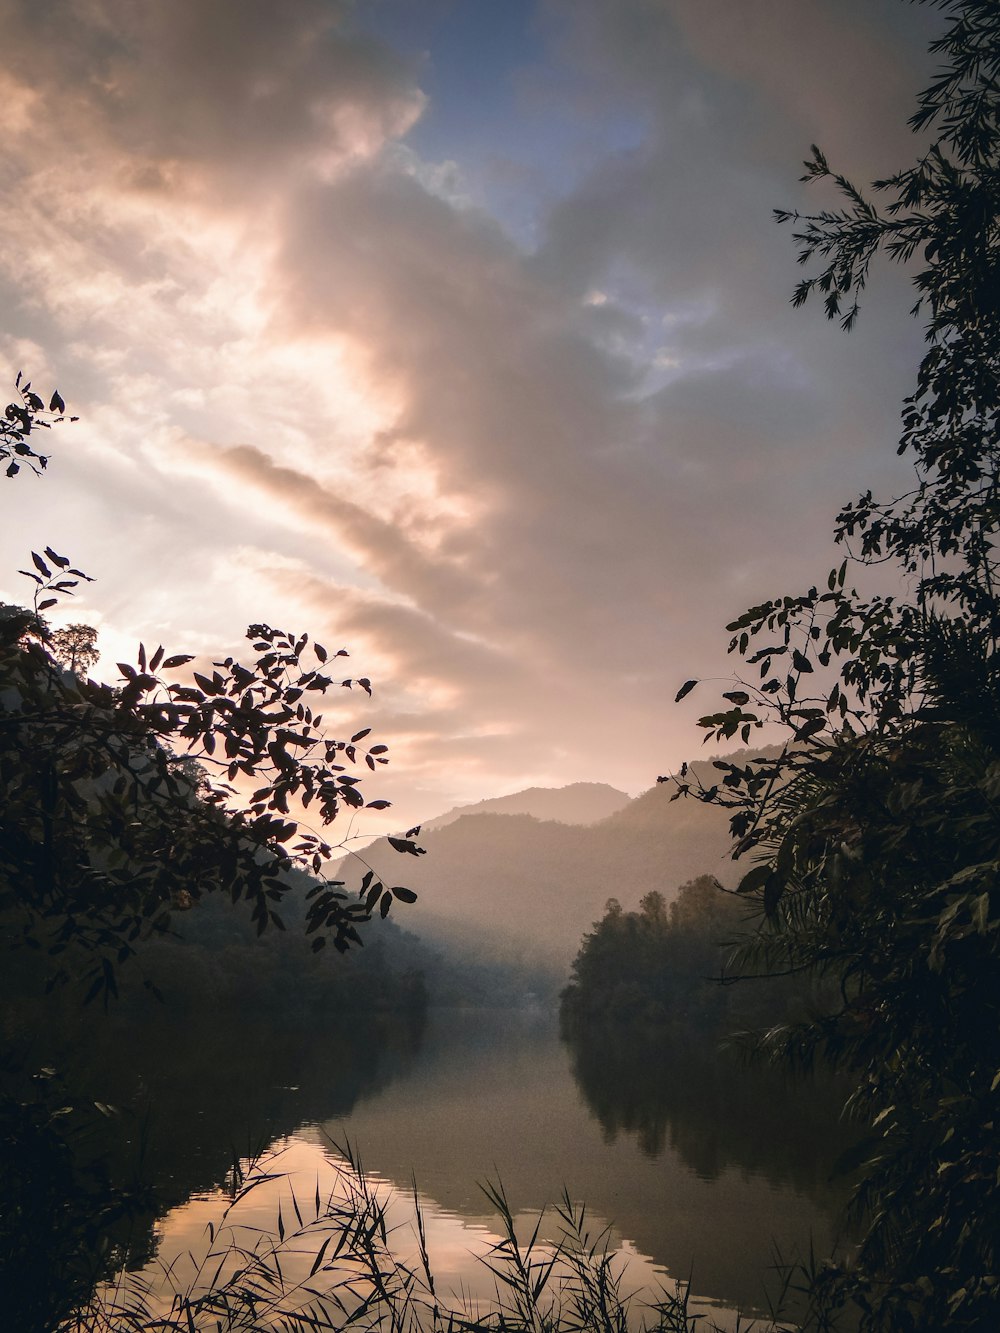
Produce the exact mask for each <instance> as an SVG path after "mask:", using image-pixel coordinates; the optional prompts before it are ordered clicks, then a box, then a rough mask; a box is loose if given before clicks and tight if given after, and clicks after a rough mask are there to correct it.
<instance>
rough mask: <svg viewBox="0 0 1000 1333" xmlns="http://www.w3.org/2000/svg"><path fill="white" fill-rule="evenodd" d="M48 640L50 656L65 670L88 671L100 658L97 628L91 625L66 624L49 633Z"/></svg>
mask: <svg viewBox="0 0 1000 1333" xmlns="http://www.w3.org/2000/svg"><path fill="white" fill-rule="evenodd" d="M48 642H49V650H50V652H51V653H52V656H53V657H54V658H55V659H56V661H57V662H59V663H61V665H62V666H64V667H65V668H66V670H67V671H72V672H74V673H76V672H79V671H89V670H90V668H91V667H92V666H96V665H97V663H98V661H99V660H100V656H101V654H100V652H99V651H98V648H97V630H96V629H94V627H93V625H81V624H75V625H67V626H66V628H65V629H57V630H56V631H55V632H54V633H52V634H50V635H49V640H48Z"/></svg>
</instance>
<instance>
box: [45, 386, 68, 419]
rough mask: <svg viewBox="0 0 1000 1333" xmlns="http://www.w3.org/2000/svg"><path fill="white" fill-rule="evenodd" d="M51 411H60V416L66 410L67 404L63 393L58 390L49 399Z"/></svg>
mask: <svg viewBox="0 0 1000 1333" xmlns="http://www.w3.org/2000/svg"><path fill="white" fill-rule="evenodd" d="M49 411H50V412H58V413H59V415H60V416H62V414H63V413H64V412H65V411H66V404H65V403H64V402H63V399H62V394H61V393H59V391H58V390H56V391H55V393H53V395H52V397H51V398H50V399H49Z"/></svg>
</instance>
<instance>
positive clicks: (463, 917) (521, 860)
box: [344, 763, 743, 968]
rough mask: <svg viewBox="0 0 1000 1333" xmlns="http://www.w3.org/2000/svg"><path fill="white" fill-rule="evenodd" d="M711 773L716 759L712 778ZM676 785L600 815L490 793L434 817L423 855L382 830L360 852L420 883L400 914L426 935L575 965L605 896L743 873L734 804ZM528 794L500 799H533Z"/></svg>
mask: <svg viewBox="0 0 1000 1333" xmlns="http://www.w3.org/2000/svg"><path fill="white" fill-rule="evenodd" d="M697 768H698V769H699V770H701V768H702V764H701V763H699V764H698V765H697ZM712 773H714V770H712V769H711V768H710V767H709V768H708V771H707V772H706V773H705V777H706V778H708V777H709V775H710V774H712ZM717 776H718V774H717V773H716V774H715V777H716V778H717ZM579 785H582V786H589V785H590V784H579ZM594 785H595V786H596V785H598V784H594ZM567 790H569V791H572V790H573V789H572V788H570V789H567ZM599 790H603V791H604V792H605V793H607V792H612V791H613V789H612V788H603V789H601V788H599ZM674 790H675V789H674V787H673V786H672V784H669V783H663V784H661V785H658V786H656V787H653V788H652V789H651V790H649V791H647V792H644V793H643V794H642V795H641V796H638V797H636V798H635V799H634V800H629V801H626V802H625V803H624V804H623V805H622V806H621V808H620V809H617V810H615V811H614V812H613V813H612V814H610V815H608V816H607V817H605V818H604V819H600V820H599V821H598V822H596V823H591V824H581V823H577V824H570V823H567V822H557V821H555V820H553V819H540V818H537V817H534V816H533V815H532V814H527V813H516V814H515V813H496V810H497V804H496V803H494V802H484V803H483V804H482V806H478V807H472V808H471V810H472V812H471V813H466V812H465V811H462V810H459V811H457V812H451V813H450V814H449V815H448V816H446V817H445V818H446V820H447V821H448V822H446V823H445V824H443V825H441V824H438V823H437V821H435V820H430V821H428V822H427V823H425V824H424V826H423V831H422V834H421V838H420V841H421V843H422V845H423V846H424V847H426V849H427V855H426V856H422V857H420V858H419V859H418V858H414V857H410V856H400V855H399V854H397V853H395V852H393V851H392V850H391V849H390V848H389V847H388V846H387V844H386V843H385V840H384V839H383V840H380V841H378V842H376V843H373V844H372V846H371V847H369V848H367V849H366V850H365V852H364V853H363V856H364V860H365V862H366V863H367V864H369V865H371V866H372V867H374V869H375V870H376V872H377V873H378V874H379V875H381V876H382V878H383V879H384V880H385V882H386V883H387V884H405V885H407V886H408V887H410V888H412V889H414V890H416V892H417V893H418V894H419V900H418V902H417V903H415V904H414V905H413V906H411V907H406V908H404V907H402V905H400V907H399V916H398V919H399V920H400V922H401V924H403V925H405V926H406V928H407V929H408V930H412V931H415V932H417V933H418V934H419V935H420V936H422V937H423V938H424V939H426V940H428V941H429V942H430V941H438V942H441V943H442V944H448V945H451V946H454V945H459V946H461V947H462V948H463V950H468V951H470V953H471V954H478V955H480V956H482V957H484V958H485V957H488V958H491V959H504V960H506V961H508V962H511V963H522V964H527V965H530V964H532V963H544V964H545V965H546V966H547V967H548V968H551V967H552V966H553V965H556V966H559V967H568V965H569V963H570V962H571V960H572V959H573V957H574V956H575V954H576V951H577V949H578V948H579V944H580V940H581V938H582V936H583V934H584V933H585V932H586V931H587V930H589V929H590V927H591V926H592V924H593V923H594V922H595V921H596V920H597V919H598V918H599V917H601V916H602V915H603V912H604V905H605V903H606V902H607V900H608V898H611V897H615V898H618V899H620V901H621V902H622V904H623V906H625V907H627V908H630V907H635V906H636V905H637V904H638V902H639V899H640V898H641V897H642V896H643V895H644V894H645V893H647V892H649V890H650V889H658V890H659V891H660V892H661V893H663V895H664V897H665V898H666V899H667V900H668V902H669V901H671V900H672V899H673V898H674V896H675V895H676V892H677V890H678V888H679V887H680V885H681V884H683V883H684V882H685V881H687V880H690V879H694V878H695V877H696V876H698V875H703V874H712V875H715V876H717V877H718V879H719V880H720V881H721V882H722V883H723V884H724V885H726V886H727V887H733V886H735V884H736V883H737V882H738V880H739V878H740V875H741V874H742V873H743V867H742V866H736V865H734V864H733V862H732V861H731V860H729V859H728V855H727V853H728V849H729V845H730V838H729V827H728V813H727V812H726V811H725V810H722V809H719V808H718V807H715V806H708V805H704V804H702V803H701V802H699V801H696V800H692V799H681V800H677V801H671V799H670V797H671V795H672V794H673V792H674ZM529 795H531V793H520V794H519V797H518V798H502V799H505V800H515V799H520V798H521V797H523V798H525V801H526V803H527V799H526V798H527V797H528V796H529ZM551 795H552V796H553V797H555V796H558V793H552V794H551ZM618 795H620V793H618ZM547 799H548V795H547V794H546V800H547ZM536 808H538V807H536ZM549 808H573V802H572V800H568V805H567V806H566V807H562V806H560V805H559V803H558V802H553V804H552V805H550V807H549ZM344 873H345V876H346V878H347V879H348V882H349V883H351V884H354V883H356V882H357V879H358V875H359V873H360V868H359V867H358V866H357V863H355V865H354V868H353V869H352V868H351V866H349V865H348V866H345V867H344Z"/></svg>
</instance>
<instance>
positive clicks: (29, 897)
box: [0, 376, 421, 1001]
mask: <svg viewBox="0 0 1000 1333" xmlns="http://www.w3.org/2000/svg"><path fill="white" fill-rule="evenodd" d="M17 387H18V392H19V400H18V401H15V402H14V403H12V404H10V406H9V407H8V408H7V411H6V415H5V419H4V424H3V430H2V438H0V461H2V458H4V457H6V458H9V460H10V463H9V466H8V468H7V475H8V477H14V476H16V475H17V474H18V472H19V471H20V470H21V468H22V467H23V466H25V465H27V466H28V467H29V468H30V469H31V470H32V471H34V472H36V473H37V472H40V471H41V470H42V469H43V468H44V467H45V465H46V463H47V456H46V455H42V454H41V453H39V452H38V450H37V449H36V448H35V445H34V435H35V433H36V432H38V431H39V430H42V429H46V428H50V427H51V425H53V424H58V423H59V421H60V420H61V419H62V414H63V412H64V410H65V408H64V404H63V401H62V399H61V398H60V396H59V395H58V394H54V395H53V396H52V399H51V402H50V407H49V409H48V411H46V409H45V408H44V405H43V402H42V400H41V399H40V398H39V397H38V396H37V395H36V394H35V393H33V392H32V391H31V388H30V383H29V384H26V385H24V386H23V387H22V386H21V383H20V376H18V385H17ZM53 413H56V414H57V415H56V416H55V418H54V420H53V419H52V414H53ZM31 563H32V566H33V567H32V568H31V569H28V570H24V571H22V573H24V574H25V576H26V577H27V578H28V579H30V580H31V581H32V582H33V583H34V585H35V592H34V604H33V607H32V608H31V609H30V610H26V611H18V610H17V609H14V610H13V613H12V614H9V615H7V616H5V617H3V618H2V619H0V700H2V701H3V703H2V707H3V712H2V715H0V790H2V791H3V793H4V805H3V811H2V815H0V914H2V915H3V917H4V920H5V924H6V926H7V928H8V934H9V936H11V937H13V938H14V939H16V941H17V942H18V943H19V944H21V945H23V946H25V947H29V948H32V949H35V950H36V951H39V952H40V956H42V957H48V958H54V959H57V960H59V966H58V968H57V971H56V973H55V977H56V978H57V979H59V980H64V979H66V978H68V977H69V976H70V975H72V974H73V973H74V972H75V973H82V975H83V977H84V980H85V982H86V985H87V993H86V994H87V998H88V999H92V998H94V997H95V996H97V995H99V994H102V993H103V995H104V998H105V1001H107V998H108V996H110V995H114V994H115V993H116V990H117V979H116V973H117V969H118V968H119V967H120V966H121V965H122V964H123V963H124V962H126V961H127V960H128V959H130V958H131V957H133V956H134V954H135V952H136V949H137V947H138V945H139V944H140V943H141V942H142V941H143V940H145V939H148V938H149V937H150V936H151V935H154V934H156V933H158V932H162V931H164V930H166V929H168V928H169V925H170V920H171V915H172V914H173V913H176V912H178V911H182V910H186V909H188V908H190V907H192V906H193V905H194V904H195V903H197V902H198V901H199V899H201V898H202V897H204V896H205V895H207V894H210V893H223V894H225V895H226V896H227V897H228V898H230V899H231V900H232V902H234V903H236V902H239V901H243V902H246V903H247V904H248V905H249V907H250V911H251V916H252V920H253V921H254V923H255V924H256V927H257V929H258V931H259V932H261V933H263V932H264V931H265V930H266V929H267V928H268V927H273V928H276V929H278V930H282V929H284V921H283V919H282V917H281V915H280V914H279V910H278V909H279V907H280V906H281V904H282V902H283V900H284V899H285V898H286V897H287V895H288V893H289V891H290V888H291V883H292V881H291V880H290V879H289V872H290V871H291V870H292V869H293V868H294V867H299V868H303V869H308V870H309V871H310V873H311V874H312V875H314V876H316V877H319V882H316V883H314V884H313V886H312V887H310V888H309V889H308V890H307V894H306V896H307V897H308V898H309V899H310V901H309V907H308V911H307V913H306V922H305V929H306V931H307V932H308V933H310V934H312V935H314V939H313V945H312V947H313V948H314V949H316V950H319V949H321V948H322V947H323V946H324V945H325V944H326V942H327V940H328V939H329V940H330V941H331V942H332V943H333V945H334V946H335V948H336V949H338V950H339V951H341V952H343V951H344V950H346V949H347V948H348V947H349V946H350V945H351V944H357V943H360V940H361V937H360V934H359V932H358V927H359V926H360V925H361V924H362V923H364V922H365V921H368V920H370V918H371V914H372V912H373V910H374V908H375V906H376V905H378V908H379V911H380V912H381V915H382V916H383V917H384V916H385V915H386V914H387V913H388V911H389V909H390V906H391V904H392V902H393V901H394V900H395V899H399V900H401V901H403V902H412V901H413V900H414V899H415V897H416V895H415V894H414V893H413V892H412V891H411V890H409V889H407V888H404V887H402V886H395V887H392V888H389V887H387V886H386V885H385V884H383V883H382V881H381V880H380V879H377V878H376V877H375V876H374V874H373V873H370V872H369V873H367V874H366V875H365V876H364V878H363V879H362V897H361V899H360V900H358V899H356V898H355V899H352V898H351V897H350V896H349V895H348V893H347V891H346V889H345V886H344V884H343V882H342V881H339V880H335V879H333V878H326V879H323V878H322V876H323V872H324V867H325V866H327V865H328V864H329V863H330V862H331V859H332V858H333V857H334V855H335V853H338V852H342V850H343V848H342V846H335V845H333V844H331V842H329V841H328V840H327V837H326V836H325V833H322V832H316V831H314V830H313V829H312V828H311V827H310V826H309V824H308V823H307V822H306V820H307V819H308V818H309V817H311V816H318V820H317V822H318V824H319V826H320V827H321V828H323V829H326V828H327V827H329V826H330V825H331V824H332V823H333V821H334V820H335V818H336V817H337V815H338V814H339V813H340V811H341V810H342V809H344V808H347V809H362V808H369V809H382V808H384V807H385V806H387V805H388V802H387V801H383V800H372V801H366V800H365V798H364V796H363V795H362V793H361V779H360V778H359V777H358V776H356V775H355V774H353V773H351V772H349V771H348V770H349V768H351V767H356V766H359V765H360V766H365V767H367V768H368V769H370V770H375V769H376V768H377V767H378V766H380V765H383V764H385V763H386V762H387V759H386V751H387V746H385V745H382V744H371V743H370V742H368V741H367V737H368V736H369V733H370V728H368V727H362V728H361V729H360V730H359V731H357V732H356V733H354V734H353V735H352V736H350V737H348V738H345V739H333V738H330V737H328V736H327V735H326V734H325V733H324V731H323V729H322V721H323V719H322V714H321V713H320V712H318V711H317V709H318V707H319V706H320V699H321V698H322V696H324V695H326V694H327V692H328V691H329V690H330V689H331V688H338V689H344V688H346V689H351V688H352V687H354V686H355V685H357V686H359V687H360V688H361V689H362V690H363V691H365V692H366V693H368V694H370V693H371V683H370V682H369V681H368V680H367V679H365V678H361V679H357V680H355V679H351V678H348V679H339V678H337V677H336V676H335V675H334V674H333V669H334V666H335V663H336V661H337V659H338V658H341V657H344V656H346V651H345V650H344V649H339V650H338V651H337V652H335V653H328V652H327V650H326V649H325V648H324V647H323V646H322V645H321V644H318V643H310V642H309V636H308V635H306V634H302V635H293V634H289V633H287V632H285V631H283V630H279V629H273V628H271V627H270V626H268V625H251V626H250V629H249V630H248V634H247V637H248V638H249V640H250V642H251V644H252V647H253V656H252V657H251V658H250V660H249V662H247V663H243V662H239V661H237V660H235V659H234V658H232V657H226V658H225V659H224V660H222V661H216V662H213V663H212V664H211V666H206V667H205V668H204V672H201V671H197V670H196V671H194V672H193V675H192V678H191V679H190V680H187V681H176V680H174V679H171V673H173V672H175V671H176V670H178V669H179V668H182V667H184V666H186V665H187V664H188V663H190V662H192V661H194V658H193V656H192V655H191V654H173V655H169V656H168V655H167V654H166V652H165V650H164V648H163V647H162V646H161V647H157V648H156V649H155V650H152V651H149V652H147V650H146V648H145V647H144V646H143V645H141V644H140V646H139V652H138V658H137V662H136V664H135V665H132V664H130V663H127V662H121V663H119V664H118V666H119V671H120V673H121V677H120V679H121V682H122V683H121V685H120V686H118V687H112V686H110V685H104V684H98V683H96V682H94V681H92V680H89V679H88V678H87V677H86V675H84V674H82V673H83V672H85V671H86V668H87V667H88V666H90V665H92V664H93V662H94V661H95V660H96V648H95V646H94V641H95V637H96V636H95V635H94V631H93V630H92V629H90V627H88V626H84V625H79V624H77V625H71V626H70V627H69V628H68V629H65V630H60V631H56V632H55V633H52V634H50V633H48V632H47V630H46V629H45V627H44V625H43V622H42V614H43V613H44V612H45V611H48V610H49V609H50V608H51V607H53V606H54V605H56V603H57V602H58V601H59V599H60V598H62V597H65V596H68V595H72V594H73V592H74V590H75V589H76V588H77V587H79V585H80V583H81V581H83V580H86V581H88V582H89V581H91V580H90V579H89V576H88V575H86V574H84V573H83V571H81V570H79V569H76V568H74V567H73V566H72V565H71V563H70V561H69V559H68V558H67V557H66V556H64V555H60V554H59V553H58V552H56V551H55V550H53V549H52V547H46V548H45V550H44V552H37V551H36V552H32V553H31ZM64 668H68V669H64ZM192 761H194V762H195V763H196V765H197V766H196V767H194V768H192ZM391 841H392V845H393V847H394V850H396V851H400V852H404V853H411V854H413V855H418V854H419V853H420V852H421V849H420V848H419V847H418V846H417V844H416V843H415V842H414V841H413V840H412V837H409V836H408V837H405V838H397V839H393V840H391Z"/></svg>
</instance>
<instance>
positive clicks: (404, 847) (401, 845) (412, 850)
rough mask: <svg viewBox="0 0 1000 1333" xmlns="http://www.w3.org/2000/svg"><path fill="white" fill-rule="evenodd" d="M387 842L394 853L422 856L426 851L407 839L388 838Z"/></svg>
mask: <svg viewBox="0 0 1000 1333" xmlns="http://www.w3.org/2000/svg"><path fill="white" fill-rule="evenodd" d="M387 841H388V843H389V846H390V847H391V848H392V849H393V851H394V852H409V854H410V855H411V856H424V855H425V854H426V851H427V849H426V848H425V847H418V846H417V844H416V843H415V842H411V841H410V840H409V838H388V839H387Z"/></svg>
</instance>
